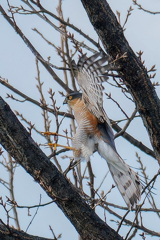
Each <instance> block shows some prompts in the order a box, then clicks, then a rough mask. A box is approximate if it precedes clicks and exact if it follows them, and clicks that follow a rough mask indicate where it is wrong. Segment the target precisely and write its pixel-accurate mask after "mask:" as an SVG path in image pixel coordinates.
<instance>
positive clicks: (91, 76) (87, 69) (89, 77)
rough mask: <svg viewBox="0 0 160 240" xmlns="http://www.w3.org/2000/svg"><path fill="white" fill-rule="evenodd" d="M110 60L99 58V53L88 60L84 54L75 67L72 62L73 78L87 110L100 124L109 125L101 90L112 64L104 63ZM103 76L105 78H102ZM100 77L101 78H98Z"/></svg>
mask: <svg viewBox="0 0 160 240" xmlns="http://www.w3.org/2000/svg"><path fill="white" fill-rule="evenodd" d="M109 59H110V56H109V55H105V56H104V57H101V53H100V52H97V53H96V54H94V55H93V56H91V57H90V58H87V57H86V54H84V55H83V56H82V57H81V58H80V59H79V61H78V64H77V65H76V64H75V62H74V61H73V62H72V66H73V70H74V74H75V77H76V78H77V82H78V85H79V86H80V89H81V91H82V96H83V100H84V102H85V104H86V106H87V108H88V110H89V111H90V112H91V113H92V114H93V115H94V116H96V117H97V118H98V119H99V121H100V122H102V123H103V122H107V123H108V125H109V126H110V127H111V125H110V121H109V119H108V117H107V114H106V113H105V111H104V109H103V89H104V87H103V86H102V82H103V81H105V80H106V79H107V73H106V70H107V71H109V70H110V69H111V68H112V69H113V65H112V64H108V63H107V64H106V65H104V66H102V65H103V64H104V63H106V62H108V61H109ZM103 74H105V76H103ZM100 75H101V76H100Z"/></svg>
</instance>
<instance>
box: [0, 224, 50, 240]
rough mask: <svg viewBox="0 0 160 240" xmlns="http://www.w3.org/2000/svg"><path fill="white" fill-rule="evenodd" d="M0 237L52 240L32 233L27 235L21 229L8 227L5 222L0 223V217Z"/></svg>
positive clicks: (4, 239) (9, 239) (5, 239)
mask: <svg viewBox="0 0 160 240" xmlns="http://www.w3.org/2000/svg"><path fill="white" fill-rule="evenodd" d="M0 239H3V240H17V239H21V240H27V239H29V240H53V239H51V238H43V237H37V236H33V235H29V234H27V233H25V232H23V231H18V230H16V229H14V228H11V227H8V226H7V225H5V224H3V225H2V224H1V219H0Z"/></svg>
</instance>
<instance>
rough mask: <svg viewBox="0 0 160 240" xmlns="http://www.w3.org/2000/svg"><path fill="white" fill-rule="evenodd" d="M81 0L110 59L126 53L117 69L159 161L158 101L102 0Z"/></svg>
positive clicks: (120, 29) (109, 9)
mask: <svg viewBox="0 0 160 240" xmlns="http://www.w3.org/2000/svg"><path fill="white" fill-rule="evenodd" d="M81 2H82V4H83V6H84V8H85V10H86V12H87V14H88V17H89V19H90V22H91V23H92V25H93V27H94V29H95V30H96V32H97V34H98V36H99V38H100V39H101V41H102V43H103V46H104V48H105V49H106V51H107V52H108V53H109V54H110V55H111V56H112V57H113V59H115V58H116V56H117V55H119V56H122V55H123V54H124V53H127V57H126V58H121V59H120V60H118V61H116V65H117V66H118V67H120V70H119V71H118V73H119V75H120V76H121V78H122V79H123V81H124V83H125V84H126V86H127V88H128V89H129V91H130V93H131V94H132V96H133V98H134V100H135V103H136V105H137V108H138V111H139V113H140V115H141V117H142V119H143V123H144V125H145V127H146V129H147V131H148V134H149V136H150V140H151V144H152V146H153V148H154V151H155V154H156V158H157V160H158V162H159V164H160V101H159V99H158V97H157V94H156V92H155V89H154V87H153V85H152V83H151V81H150V79H149V77H148V75H147V71H146V69H145V67H144V66H143V65H142V63H141V61H140V60H139V59H138V57H137V56H136V55H135V54H134V52H133V50H132V49H131V47H130V46H129V44H128V42H127V40H126V38H125V37H124V34H123V29H122V27H121V26H120V24H119V23H118V21H117V19H116V16H115V15H114V13H113V12H112V10H111V8H110V6H109V4H108V3H107V2H106V0H81Z"/></svg>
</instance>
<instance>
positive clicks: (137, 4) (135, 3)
mask: <svg viewBox="0 0 160 240" xmlns="http://www.w3.org/2000/svg"><path fill="white" fill-rule="evenodd" d="M132 1H133V3H134V5H136V6H138V9H140V10H143V11H144V12H147V13H150V14H154V15H155V14H160V12H153V11H150V10H147V9H145V8H143V7H142V5H140V4H139V3H137V0H132Z"/></svg>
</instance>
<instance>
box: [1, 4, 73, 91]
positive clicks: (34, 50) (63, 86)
mask: <svg viewBox="0 0 160 240" xmlns="http://www.w3.org/2000/svg"><path fill="white" fill-rule="evenodd" d="M0 12H1V13H2V15H3V16H4V18H5V19H6V20H7V21H8V22H9V24H10V25H11V26H12V27H13V28H14V29H15V31H16V32H17V33H18V34H19V36H20V37H21V38H22V39H23V41H24V42H25V44H26V45H27V47H29V49H30V50H31V51H32V53H33V54H34V55H35V56H36V57H37V58H38V60H39V61H40V62H41V63H42V65H43V66H44V67H45V68H46V70H47V71H48V72H49V73H50V74H51V76H52V77H53V78H54V80H55V81H56V82H57V83H58V84H59V85H60V86H61V87H62V88H64V89H65V90H66V92H68V93H71V92H73V91H72V90H71V89H70V88H69V87H68V86H67V85H66V84H65V83H64V82H63V81H62V80H61V79H60V78H59V77H58V76H57V75H56V73H55V72H54V71H53V69H52V68H51V67H50V66H49V64H48V63H46V61H45V60H44V59H43V58H42V56H41V55H40V54H39V52H38V51H37V50H36V49H35V48H34V46H33V45H32V44H31V42H30V41H29V40H28V39H27V38H26V36H25V35H24V34H23V33H22V31H21V30H20V29H19V27H18V26H17V25H16V24H15V23H14V21H12V20H11V18H10V17H9V16H8V15H7V14H6V12H5V11H4V9H3V8H2V6H1V5H0Z"/></svg>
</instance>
